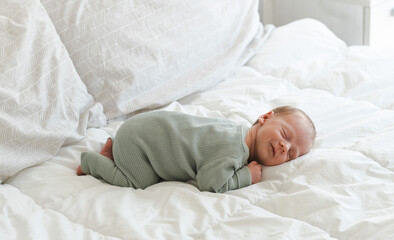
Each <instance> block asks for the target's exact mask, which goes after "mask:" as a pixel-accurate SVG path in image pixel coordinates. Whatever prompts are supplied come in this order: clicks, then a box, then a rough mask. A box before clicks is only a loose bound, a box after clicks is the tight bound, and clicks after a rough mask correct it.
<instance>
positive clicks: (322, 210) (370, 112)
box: [0, 20, 394, 239]
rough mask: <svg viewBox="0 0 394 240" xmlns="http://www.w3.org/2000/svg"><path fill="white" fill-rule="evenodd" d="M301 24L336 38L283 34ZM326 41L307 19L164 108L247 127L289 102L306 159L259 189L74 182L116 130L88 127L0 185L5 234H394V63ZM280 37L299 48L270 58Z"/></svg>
mask: <svg viewBox="0 0 394 240" xmlns="http://www.w3.org/2000/svg"><path fill="white" fill-rule="evenodd" d="M307 28H310V29H313V32H314V33H316V32H319V31H320V32H321V33H322V34H316V36H310V35H309V37H310V39H309V40H310V41H312V40H313V41H312V42H314V43H315V44H321V43H320V42H319V37H324V38H327V37H331V38H332V40H333V41H327V42H326V43H325V45H321V46H319V47H317V46H311V44H306V45H304V44H305V42H304V41H309V40H308V39H303V40H302V41H301V40H300V41H298V42H297V37H294V38H292V39H290V38H289V37H286V34H285V32H286V31H289V32H297V30H299V32H302V31H301V30H305V29H307ZM309 32H311V30H310V31H309ZM323 33H324V34H323ZM281 34H283V36H282V35H281ZM329 35H330V33H329V32H327V30H326V29H325V27H324V26H322V25H321V24H320V23H317V22H315V21H311V20H304V21H300V22H296V23H294V24H291V25H288V26H285V27H282V28H278V29H277V30H274V32H273V35H272V37H271V38H270V39H269V40H268V41H267V43H266V44H265V45H264V46H263V49H262V50H261V51H260V54H258V55H257V56H256V57H255V58H254V59H253V60H252V61H250V62H249V64H248V66H244V67H242V68H241V69H239V70H238V71H237V72H236V73H235V74H234V75H233V76H231V77H229V78H228V79H226V81H224V82H222V83H220V84H219V85H217V86H215V87H214V88H212V89H209V90H207V91H204V92H200V93H195V94H193V95H191V96H188V97H185V98H183V99H180V100H179V101H176V102H173V103H171V104H170V105H168V106H166V107H164V109H166V110H169V111H180V112H185V113H188V114H193V115H199V116H210V117H223V118H228V119H232V120H234V121H237V122H240V123H243V124H250V123H252V122H254V121H255V120H256V118H257V116H258V115H259V114H261V113H264V112H267V111H269V110H270V109H271V108H274V107H276V106H279V105H284V104H291V105H293V106H296V107H300V108H302V109H304V110H305V111H306V112H307V113H308V114H309V115H310V116H311V118H312V119H313V120H314V122H315V125H316V128H317V131H318V135H317V140H316V144H315V146H314V148H313V149H312V151H311V153H309V154H307V155H305V156H302V157H300V158H298V159H296V160H294V161H291V162H289V163H285V164H282V165H280V166H275V167H264V168H263V181H262V182H261V183H258V184H254V185H252V186H250V187H247V188H243V189H239V190H235V191H230V192H227V193H225V194H216V193H209V192H200V191H199V190H198V189H196V188H195V187H194V186H192V185H190V184H187V183H181V182H162V183H159V184H156V185H154V186H151V187H149V188H147V189H146V190H136V189H131V188H120V187H116V186H111V185H109V184H107V183H104V182H102V181H100V180H97V179H95V178H93V177H91V176H81V177H78V176H76V174H75V169H76V167H77V165H78V163H79V161H80V160H79V155H80V152H82V151H86V150H91V151H99V150H100V148H101V147H102V146H103V143H104V142H105V140H106V138H107V137H109V136H114V134H115V132H116V130H117V128H118V127H119V126H120V124H121V122H113V123H111V124H109V125H108V126H107V127H103V128H90V129H88V131H87V136H86V138H85V139H83V140H82V141H80V142H77V143H73V144H70V145H68V146H64V147H63V148H61V149H60V151H59V153H58V154H57V155H56V156H55V157H54V158H52V159H51V160H50V161H48V162H45V163H42V164H40V165H37V166H35V167H32V168H28V169H25V170H23V171H22V172H20V173H19V174H17V175H15V176H13V177H12V178H10V179H9V180H8V181H7V182H6V184H4V185H3V186H2V187H1V188H0V191H1V194H0V196H1V199H0V204H1V205H2V206H3V207H2V208H1V213H0V214H1V215H2V216H8V217H6V218H0V226H1V228H0V229H1V233H0V234H1V235H0V238H1V239H25V238H27V237H28V238H33V239H54V238H56V239H235V238H237V239H331V238H332V239H390V238H391V239H392V238H394V173H393V170H394V123H393V119H394V94H392V93H393V87H394V82H393V81H392V79H394V74H393V71H392V69H391V68H390V66H393V65H392V63H393V58H390V57H387V56H385V55H379V54H378V53H376V52H374V51H372V50H371V49H369V48H364V47H351V48H346V46H344V45H343V44H342V43H341V41H340V40H338V39H336V38H335V36H329ZM295 36H300V37H301V36H305V34H300V35H297V34H295ZM277 41H282V43H283V44H285V43H286V44H289V45H291V44H293V45H292V46H293V47H294V51H288V52H287V53H286V52H281V51H279V50H278V51H277V53H276V54H281V55H275V51H274V50H275V49H274V48H275V44H276V43H277ZM312 42H311V43H312ZM312 45H313V44H312ZM297 46H298V47H297ZM314 47H315V48H314ZM302 48H304V51H302ZM311 49H313V51H312V50H311ZM307 50H310V52H309V56H308V58H305V59H303V58H302V56H305V53H306V52H307ZM286 54H288V55H287V56H286ZM298 55H299V56H298ZM333 58H335V59H337V61H335V62H333ZM312 60H313V61H312ZM266 61H270V64H265V63H266ZM275 61H277V62H275ZM260 64H261V65H260ZM382 71H384V72H383V73H384V74H382ZM390 74H391V75H390ZM307 76H309V77H310V78H308V81H302V79H305V78H306V77H307ZM312 76H313V77H312ZM338 78H340V79H338Z"/></svg>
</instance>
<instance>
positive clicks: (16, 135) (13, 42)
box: [0, 0, 106, 182]
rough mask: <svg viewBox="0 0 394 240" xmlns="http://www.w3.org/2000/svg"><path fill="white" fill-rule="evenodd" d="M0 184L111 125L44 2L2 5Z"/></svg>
mask: <svg viewBox="0 0 394 240" xmlns="http://www.w3.org/2000/svg"><path fill="white" fill-rule="evenodd" d="M0 33H1V34H0V133H1V134H0V181H1V182H3V181H4V180H5V179H7V178H8V177H10V176H12V175H13V174H15V173H17V172H18V171H20V170H22V169H24V168H27V167H30V166H32V165H35V164H37V163H40V162H43V161H45V160H47V159H49V158H50V157H51V156H53V155H54V154H56V152H57V151H58V149H59V148H60V147H61V146H62V144H64V143H66V142H71V141H75V140H77V139H79V138H81V137H82V135H84V133H85V130H86V127H87V126H102V125H104V124H105V123H106V121H105V120H106V119H105V115H104V114H103V109H102V105H100V104H97V103H95V101H94V99H93V97H92V96H91V95H89V94H88V92H87V89H86V86H85V85H84V84H83V82H82V81H81V79H80V78H79V77H78V74H77V72H76V70H75V68H74V66H73V64H72V61H71V59H70V58H69V56H68V53H67V51H66V49H65V47H64V45H63V44H62V43H61V41H60V39H59V36H58V35H57V33H56V29H55V27H54V26H53V24H52V23H51V20H50V18H49V16H48V15H47V13H46V11H45V8H44V7H43V6H42V5H41V3H40V1H38V0H35V1H34V0H32V1H23V0H19V1H15V0H4V1H1V3H0Z"/></svg>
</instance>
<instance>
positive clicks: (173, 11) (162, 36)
mask: <svg viewBox="0 0 394 240" xmlns="http://www.w3.org/2000/svg"><path fill="white" fill-rule="evenodd" d="M42 3H43V5H44V7H45V8H46V9H47V12H48V15H49V16H50V17H51V19H52V21H53V23H54V25H55V27H56V29H57V31H58V33H59V35H60V38H61V39H62V41H63V43H64V45H65V46H66V48H67V50H68V52H69V53H70V57H71V59H72V60H73V62H74V65H75V67H76V69H77V72H78V73H79V75H80V76H81V79H82V81H83V82H84V83H85V84H86V86H87V88H88V91H89V93H91V94H92V95H93V96H94V97H95V99H96V101H98V102H100V103H102V104H103V105H104V111H105V114H106V116H107V118H115V117H119V116H121V115H124V114H127V113H131V112H135V111H137V110H139V109H143V108H148V107H150V108H152V107H158V106H161V105H163V104H166V103H169V102H170V101H173V100H176V99H179V98H181V97H184V96H186V95H188V94H190V93H193V92H195V91H198V90H202V89H205V88H208V87H210V86H213V85H215V84H217V83H218V82H220V81H221V80H223V79H224V78H225V77H226V76H227V75H228V74H229V73H230V71H231V70H232V69H234V68H236V67H238V66H240V65H242V64H244V63H245V62H246V61H247V60H248V59H249V58H250V57H251V56H252V55H253V54H254V52H255V51H256V50H257V49H258V48H259V47H260V46H261V43H262V39H263V37H264V30H263V28H262V25H261V23H260V21H259V16H258V11H257V8H258V0H201V1H195V0H149V1H147V0H129V1H124V0H107V1H93V0H71V1H70V0H43V1H42Z"/></svg>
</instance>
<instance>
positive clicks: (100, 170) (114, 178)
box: [81, 152, 135, 188]
mask: <svg viewBox="0 0 394 240" xmlns="http://www.w3.org/2000/svg"><path fill="white" fill-rule="evenodd" d="M81 170H82V172H83V173H85V174H89V175H92V176H93V177H95V178H101V179H103V180H104V181H106V182H108V183H110V184H112V185H116V186H120V187H133V188H135V187H134V185H133V184H132V183H131V181H130V180H129V179H128V178H127V177H126V176H125V175H124V174H123V173H122V172H121V171H120V170H119V169H118V167H117V166H116V165H115V163H114V161H113V160H111V159H109V158H107V157H105V156H103V155H101V154H99V153H95V152H83V153H82V154H81Z"/></svg>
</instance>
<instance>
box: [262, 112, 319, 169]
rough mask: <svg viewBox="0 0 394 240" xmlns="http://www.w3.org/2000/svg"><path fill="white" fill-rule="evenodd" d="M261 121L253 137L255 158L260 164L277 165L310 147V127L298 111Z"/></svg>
mask: <svg viewBox="0 0 394 240" xmlns="http://www.w3.org/2000/svg"><path fill="white" fill-rule="evenodd" d="M262 121H263V123H262V124H261V123H260V127H259V129H258V130H257V134H256V139H255V141H256V143H255V144H256V145H255V146H256V151H255V155H256V156H255V159H258V161H259V162H260V163H261V164H263V165H267V166H273V165H279V164H282V163H284V162H287V161H290V160H293V159H295V158H297V157H299V156H302V155H304V154H306V153H308V152H309V150H310V149H311V148H312V145H313V140H312V129H311V127H310V125H309V124H308V122H307V120H306V119H305V117H304V116H302V115H301V114H300V113H297V112H295V113H291V114H286V115H281V116H279V115H272V116H270V117H268V118H267V119H266V120H262Z"/></svg>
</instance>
